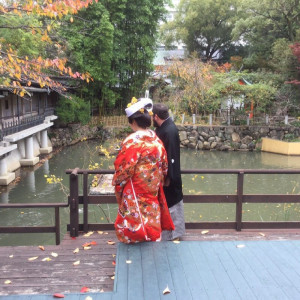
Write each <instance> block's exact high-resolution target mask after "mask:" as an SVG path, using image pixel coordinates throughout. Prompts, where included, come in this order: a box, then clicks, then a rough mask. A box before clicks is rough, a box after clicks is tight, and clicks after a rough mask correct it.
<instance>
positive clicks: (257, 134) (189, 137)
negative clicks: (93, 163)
mask: <svg viewBox="0 0 300 300" xmlns="http://www.w3.org/2000/svg"><path fill="white" fill-rule="evenodd" d="M177 128H178V130H179V136H180V142H181V147H187V148H191V149H198V150H213V149H214V150H220V151H226V150H243V151H247V150H250V151H251V150H254V149H260V148H261V138H263V137H268V138H272V139H278V140H284V139H287V138H297V137H299V136H300V128H299V127H293V126H285V127H268V126H183V125H177ZM128 134H129V130H128V127H109V128H102V127H97V126H95V127H91V126H88V125H85V126H80V125H79V124H70V125H68V126H67V127H65V128H51V129H50V130H49V137H50V139H51V143H52V146H53V147H62V146H68V145H73V144H75V143H77V142H79V141H82V140H85V139H93V138H99V139H100V140H102V141H105V140H107V139H110V138H115V137H118V138H119V139H123V138H125V137H126V136H127V135H128Z"/></svg>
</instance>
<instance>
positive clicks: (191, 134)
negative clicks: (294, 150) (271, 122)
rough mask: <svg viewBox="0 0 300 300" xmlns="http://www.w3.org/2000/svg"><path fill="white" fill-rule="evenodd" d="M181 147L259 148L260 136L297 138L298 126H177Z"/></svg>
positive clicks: (222, 149) (212, 148) (204, 148)
mask: <svg viewBox="0 0 300 300" xmlns="http://www.w3.org/2000/svg"><path fill="white" fill-rule="evenodd" d="M177 128H178V130H179V136H180V142H181V147H187V148H191V149H198V150H220V151H227V150H244V151H248V150H250V151H252V150H254V149H260V148H261V138H263V137H268V138H272V139H277V140H284V139H287V138H298V137H299V135H300V128H298V127H293V126H285V127H268V126H182V125H178V126H177Z"/></svg>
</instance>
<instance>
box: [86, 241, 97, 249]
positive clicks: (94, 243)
mask: <svg viewBox="0 0 300 300" xmlns="http://www.w3.org/2000/svg"><path fill="white" fill-rule="evenodd" d="M91 245H97V242H95V241H92V242H87V243H84V244H83V245H82V247H83V248H84V247H89V246H91Z"/></svg>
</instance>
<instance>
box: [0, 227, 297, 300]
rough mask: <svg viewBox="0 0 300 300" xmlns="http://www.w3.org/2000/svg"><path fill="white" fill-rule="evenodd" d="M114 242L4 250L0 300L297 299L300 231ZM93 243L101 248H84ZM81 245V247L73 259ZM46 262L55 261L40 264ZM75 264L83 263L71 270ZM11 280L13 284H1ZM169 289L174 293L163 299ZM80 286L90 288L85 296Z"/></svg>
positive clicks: (0, 251)
mask: <svg viewBox="0 0 300 300" xmlns="http://www.w3.org/2000/svg"><path fill="white" fill-rule="evenodd" d="M201 232H202V233H201ZM109 240H113V241H116V239H115V236H114V233H113V232H108V234H106V235H104V234H98V233H97V232H95V233H94V234H93V235H91V236H88V237H84V236H80V237H78V238H76V239H71V238H70V237H66V239H64V241H63V242H62V244H61V245H60V246H45V251H42V250H40V249H39V248H38V247H1V248H0V259H1V260H0V295H1V296H0V297H1V298H2V297H3V298H4V299H7V300H9V299H28V300H29V299H33V300H34V299H45V300H46V299H53V294H55V293H61V294H64V295H65V298H66V299H71V300H75V299H86V297H87V296H90V297H91V298H92V299H93V300H95V299H118V300H119V299H121V300H123V299H128V300H131V299H149V300H150V299H151V300H155V299H184V300H185V299H243V300H244V299H272V300H273V299H280V300H282V299H295V300H296V299H300V259H299V257H300V233H299V230H286V231H276V232H275V231H272V230H269V231H266V230H264V231H243V232H235V231H230V230H226V231H220V230H218V231H216V230H214V231H213V230H210V231H209V232H208V233H207V232H203V231H200V230H197V231H196V230H189V231H188V232H187V235H186V236H185V238H184V241H181V242H180V243H173V242H161V243H142V244H136V245H124V244H119V243H116V244H114V245H109V244H108V243H107V241H109ZM92 241H95V242H96V243H97V244H96V245H91V246H90V247H91V249H88V250H83V248H82V245H83V244H84V243H87V242H92ZM76 248H79V249H80V250H79V252H78V253H77V254H74V253H73V251H74V250H75V249H76ZM117 248H118V249H117ZM116 251H118V252H116ZM52 252H55V253H57V254H58V256H57V257H53V256H51V253H52ZM116 253H117V257H113V254H116ZM10 255H13V257H11V258H10V257H9V256H10ZM36 256H38V258H37V259H36V260H33V261H28V258H31V257H36ZM46 257H49V258H51V261H42V259H43V258H46ZM76 261H80V264H79V265H77V266H74V265H73V263H74V262H76ZM114 261H116V270H114V268H115V267H114V263H113V262H114ZM114 271H115V272H116V274H115V280H113V279H111V277H112V276H113V273H114ZM6 280H10V281H11V283H10V284H4V282H5V281H6ZM167 286H168V288H169V290H170V293H169V294H165V295H163V291H164V290H165V288H166V287H167ZM83 287H88V288H89V289H90V291H89V292H88V293H80V290H81V289H82V288H83Z"/></svg>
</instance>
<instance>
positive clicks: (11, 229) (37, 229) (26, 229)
mask: <svg viewBox="0 0 300 300" xmlns="http://www.w3.org/2000/svg"><path fill="white" fill-rule="evenodd" d="M68 206H69V204H67V203H11V204H0V209H1V208H52V207H53V208H54V211H55V225H54V226H2V227H0V233H52V232H54V233H55V241H56V245H59V244H60V217H59V208H60V207H68Z"/></svg>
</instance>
